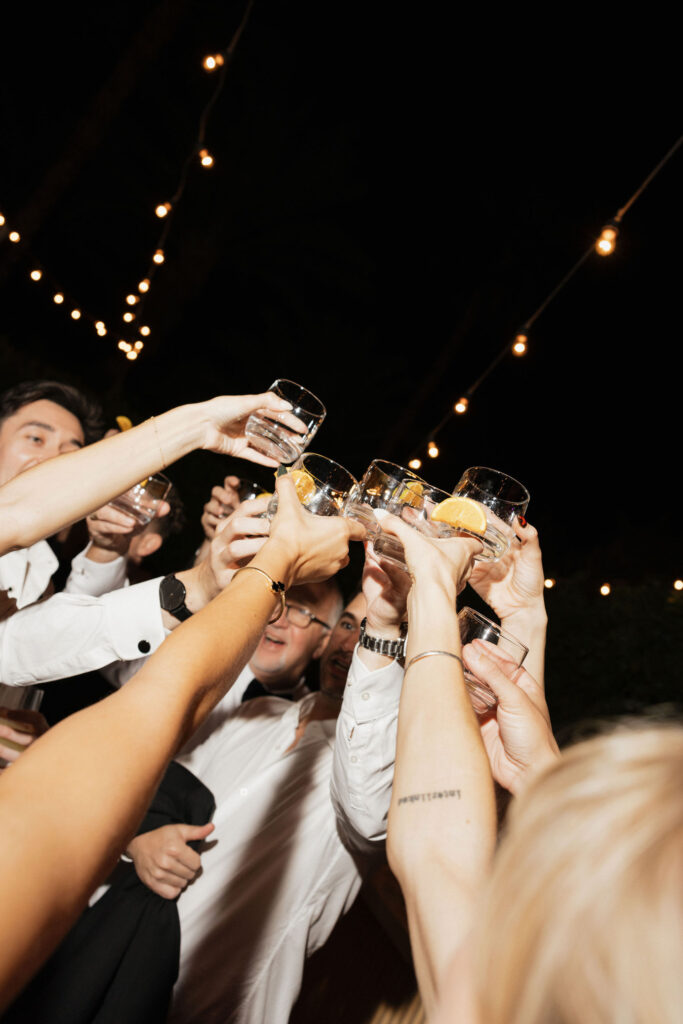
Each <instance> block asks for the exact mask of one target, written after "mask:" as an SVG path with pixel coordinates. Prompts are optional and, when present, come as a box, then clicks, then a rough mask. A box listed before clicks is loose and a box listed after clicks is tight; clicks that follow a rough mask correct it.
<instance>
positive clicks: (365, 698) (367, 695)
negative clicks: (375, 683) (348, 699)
mask: <svg viewBox="0 0 683 1024" xmlns="http://www.w3.org/2000/svg"><path fill="white" fill-rule="evenodd" d="M363 700H370V694H369V693H368V691H367V690H366V691H365V693H364V694H363Z"/></svg>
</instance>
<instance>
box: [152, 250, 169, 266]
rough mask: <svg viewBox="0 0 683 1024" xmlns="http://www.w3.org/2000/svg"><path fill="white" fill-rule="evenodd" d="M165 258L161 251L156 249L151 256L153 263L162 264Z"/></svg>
mask: <svg viewBox="0 0 683 1024" xmlns="http://www.w3.org/2000/svg"><path fill="white" fill-rule="evenodd" d="M165 258H166V257H165V256H164V250H163V249H157V251H156V252H155V253H154V255H153V256H152V259H153V260H154V262H155V263H163V262H164V259H165Z"/></svg>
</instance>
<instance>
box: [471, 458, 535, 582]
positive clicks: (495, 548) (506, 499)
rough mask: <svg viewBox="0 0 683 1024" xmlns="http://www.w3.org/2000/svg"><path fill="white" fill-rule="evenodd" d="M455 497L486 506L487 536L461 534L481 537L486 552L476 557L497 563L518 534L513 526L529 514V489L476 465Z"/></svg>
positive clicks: (494, 471)
mask: <svg viewBox="0 0 683 1024" xmlns="http://www.w3.org/2000/svg"><path fill="white" fill-rule="evenodd" d="M453 494H454V495H459V496H461V497H463V498H471V499H472V500H473V501H476V502H477V503H478V504H480V505H481V506H482V507H483V509H484V512H485V513H486V533H485V534H484V536H483V537H481V536H479V535H478V534H475V533H469V531H468V530H462V531H461V532H463V533H468V534H469V535H470V536H472V537H477V538H478V539H479V540H481V542H482V544H483V545H484V550H483V551H482V553H481V554H480V555H477V556H476V559H477V561H479V560H481V561H489V562H495V561H497V560H498V559H499V558H501V557H502V556H503V555H504V554H505V552H506V551H507V549H508V548H509V547H510V542H511V540H512V538H513V537H514V535H515V532H514V529H513V523H514V522H515V521H516V520H517V518H518V517H519V516H523V515H524V514H525V513H526V510H527V507H528V505H529V497H530V496H529V492H528V491H527V489H526V487H525V486H524V485H523V484H520V482H519V480H515V479H514V478H513V477H511V476H506V475H505V473H499V472H498V470H497V469H489V468H488V467H486V466H473V467H471V468H470V469H466V470H465V472H464V473H463V475H462V476H461V477H460V480H459V481H458V483H457V484H456V485H455V488H454V490H453Z"/></svg>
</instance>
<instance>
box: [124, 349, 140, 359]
mask: <svg viewBox="0 0 683 1024" xmlns="http://www.w3.org/2000/svg"><path fill="white" fill-rule="evenodd" d="M137 357H138V354H137V352H136V351H135V349H131V350H130V351H129V352H126V359H137Z"/></svg>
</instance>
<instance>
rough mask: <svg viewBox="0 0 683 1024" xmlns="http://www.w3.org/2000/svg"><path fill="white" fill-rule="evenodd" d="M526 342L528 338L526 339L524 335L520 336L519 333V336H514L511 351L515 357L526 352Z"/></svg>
mask: <svg viewBox="0 0 683 1024" xmlns="http://www.w3.org/2000/svg"><path fill="white" fill-rule="evenodd" d="M527 341H528V338H527V336H526V334H521V333H520V334H516V335H515V341H514V344H513V346H512V351H513V352H514V354H515V355H516V356H523V355H524V353H525V352H526V343H527Z"/></svg>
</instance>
